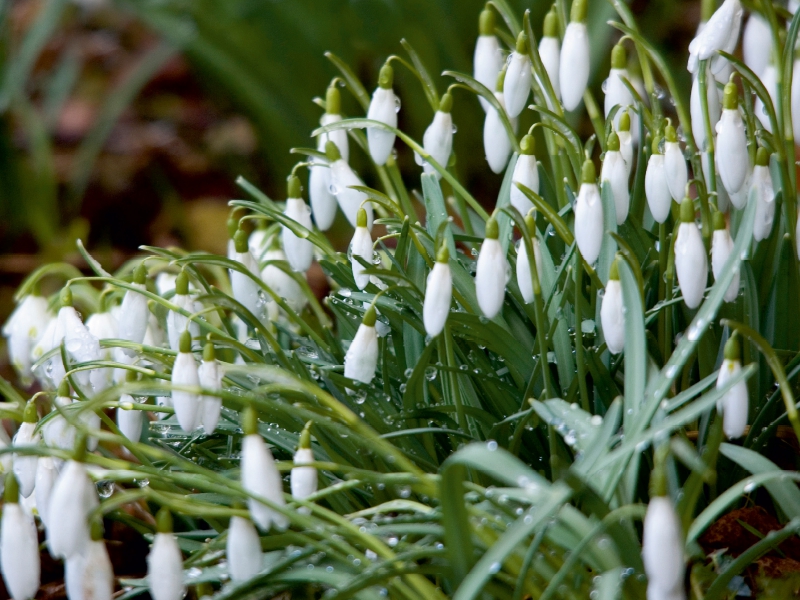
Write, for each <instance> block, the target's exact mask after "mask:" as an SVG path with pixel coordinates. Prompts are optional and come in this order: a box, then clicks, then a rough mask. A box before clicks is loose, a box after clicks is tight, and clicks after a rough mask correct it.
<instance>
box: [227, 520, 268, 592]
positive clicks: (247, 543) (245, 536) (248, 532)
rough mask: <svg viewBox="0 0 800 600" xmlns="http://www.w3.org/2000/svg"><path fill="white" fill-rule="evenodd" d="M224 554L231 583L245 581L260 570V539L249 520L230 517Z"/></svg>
mask: <svg viewBox="0 0 800 600" xmlns="http://www.w3.org/2000/svg"><path fill="white" fill-rule="evenodd" d="M225 554H226V558H227V559H228V572H229V573H230V576H231V580H233V581H247V580H248V579H250V578H251V577H252V576H253V575H255V574H256V573H258V572H259V571H260V570H261V559H262V553H261V538H259V537H258V531H256V528H255V525H253V522H252V521H251V520H250V519H247V518H245V517H239V516H236V515H235V516H233V517H231V523H230V526H229V527H228V541H227V543H226V545H225Z"/></svg>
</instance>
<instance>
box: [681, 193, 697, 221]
mask: <svg viewBox="0 0 800 600" xmlns="http://www.w3.org/2000/svg"><path fill="white" fill-rule="evenodd" d="M681 223H694V202H692V199H691V198H689V197H688V196H687V197H685V198H684V199H683V201H682V202H681Z"/></svg>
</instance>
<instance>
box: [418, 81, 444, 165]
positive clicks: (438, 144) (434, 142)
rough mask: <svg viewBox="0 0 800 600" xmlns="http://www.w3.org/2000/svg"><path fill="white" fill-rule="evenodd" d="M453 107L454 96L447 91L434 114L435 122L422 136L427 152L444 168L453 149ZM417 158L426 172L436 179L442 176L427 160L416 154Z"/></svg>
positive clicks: (423, 145)
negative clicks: (451, 112)
mask: <svg viewBox="0 0 800 600" xmlns="http://www.w3.org/2000/svg"><path fill="white" fill-rule="evenodd" d="M452 108H453V96H452V95H450V93H446V94H445V95H444V96H442V100H441V101H440V102H439V110H437V111H436V114H434V115H433V122H432V123H431V124H430V125H428V128H427V129H426V130H425V134H424V135H423V136H422V147H423V148H424V149H425V152H427V153H428V154H430V156H431V157H432V158H433V160H435V161H436V162H437V163H439V165H440V166H441V167H442V168H444V169H446V168H447V163H448V162H449V161H450V154H451V152H452V151H453V117H452V115H451V114H450V111H451V110H452ZM415 158H416V159H417V164H419V165H422V167H423V168H424V170H425V172H426V173H429V174H430V173H432V174H433V175H435V176H436V179H441V178H442V174H441V173H439V171H437V170H436V169H434V168H433V166H431V164H430V163H429V162H428V161H427V160H424V159H423V158H422V157H421V156H419V155H416V154H415Z"/></svg>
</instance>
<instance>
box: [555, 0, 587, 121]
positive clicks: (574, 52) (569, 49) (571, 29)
mask: <svg viewBox="0 0 800 600" xmlns="http://www.w3.org/2000/svg"><path fill="white" fill-rule="evenodd" d="M586 8H587V0H574V1H573V3H572V9H571V11H570V22H569V25H567V30H566V31H565V33H564V43H563V45H562V46H561V64H560V65H559V76H558V81H559V84H560V86H561V101H562V102H563V103H564V108H565V109H567V110H575V109H576V108H578V105H579V104H580V103H581V100H582V99H583V93H584V92H585V91H586V85H587V84H588V83H589V65H590V63H591V57H590V56H589V32H588V30H587V28H586Z"/></svg>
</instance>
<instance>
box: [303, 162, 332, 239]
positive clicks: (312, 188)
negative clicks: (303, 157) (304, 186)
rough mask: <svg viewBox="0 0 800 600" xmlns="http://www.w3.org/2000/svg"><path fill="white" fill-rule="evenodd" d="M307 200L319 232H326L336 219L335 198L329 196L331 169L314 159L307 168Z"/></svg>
mask: <svg viewBox="0 0 800 600" xmlns="http://www.w3.org/2000/svg"><path fill="white" fill-rule="evenodd" d="M308 171H309V175H308V199H309V201H310V202H311V214H312V215H313V216H314V223H315V224H316V225H317V228H318V229H319V230H320V231H328V229H330V227H331V225H333V220H334V219H335V218H336V196H334V195H333V194H331V185H332V184H331V169H330V167H329V166H328V165H322V164H321V163H320V161H319V160H318V159H314V161H313V162H312V164H311V166H310V167H309V168H308Z"/></svg>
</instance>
